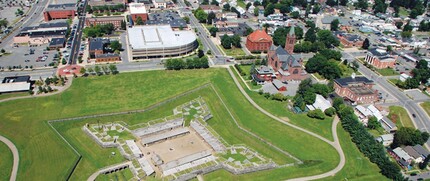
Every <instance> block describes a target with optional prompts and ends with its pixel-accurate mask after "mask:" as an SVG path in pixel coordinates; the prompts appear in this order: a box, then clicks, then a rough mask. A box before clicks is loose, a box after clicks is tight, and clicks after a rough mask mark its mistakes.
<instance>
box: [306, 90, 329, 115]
mask: <svg viewBox="0 0 430 181" xmlns="http://www.w3.org/2000/svg"><path fill="white" fill-rule="evenodd" d="M306 107H307V108H308V109H309V110H311V111H312V110H315V109H319V110H321V111H323V112H324V111H325V110H326V109H328V108H330V107H331V103H330V101H328V100H327V99H326V98H324V97H323V96H322V95H319V94H317V95H316V98H315V102H314V103H313V104H309V105H306Z"/></svg>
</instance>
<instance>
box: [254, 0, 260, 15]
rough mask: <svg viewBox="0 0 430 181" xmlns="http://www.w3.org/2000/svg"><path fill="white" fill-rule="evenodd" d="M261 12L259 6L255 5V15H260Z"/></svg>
mask: <svg viewBox="0 0 430 181" xmlns="http://www.w3.org/2000/svg"><path fill="white" fill-rule="evenodd" d="M256 2H257V1H256ZM259 14H260V10H259V9H258V8H257V7H255V9H254V16H258V15H259Z"/></svg>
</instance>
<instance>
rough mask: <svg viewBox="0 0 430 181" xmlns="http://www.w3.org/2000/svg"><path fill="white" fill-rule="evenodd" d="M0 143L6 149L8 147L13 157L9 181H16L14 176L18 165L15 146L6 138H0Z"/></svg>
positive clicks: (17, 154)
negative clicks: (4, 145)
mask: <svg viewBox="0 0 430 181" xmlns="http://www.w3.org/2000/svg"><path fill="white" fill-rule="evenodd" d="M0 141H1V142H3V143H4V144H6V146H7V147H9V149H10V151H12V155H13V166H12V173H11V175H10V179H9V180H10V181H15V180H16V175H17V173H18V165H19V153H18V149H17V148H16V146H15V145H14V144H13V143H12V142H11V141H10V140H9V139H7V138H5V137H3V136H0Z"/></svg>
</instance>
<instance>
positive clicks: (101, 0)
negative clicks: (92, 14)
mask: <svg viewBox="0 0 430 181" xmlns="http://www.w3.org/2000/svg"><path fill="white" fill-rule="evenodd" d="M127 3H128V0H89V1H88V5H90V6H104V5H108V6H112V5H117V4H127Z"/></svg>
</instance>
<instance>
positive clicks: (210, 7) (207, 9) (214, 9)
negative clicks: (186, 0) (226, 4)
mask: <svg viewBox="0 0 430 181" xmlns="http://www.w3.org/2000/svg"><path fill="white" fill-rule="evenodd" d="M199 7H200V8H202V9H203V11H205V13H207V14H209V13H210V12H213V13H215V14H216V13H222V9H221V7H219V6H216V5H200V6H199Z"/></svg>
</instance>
